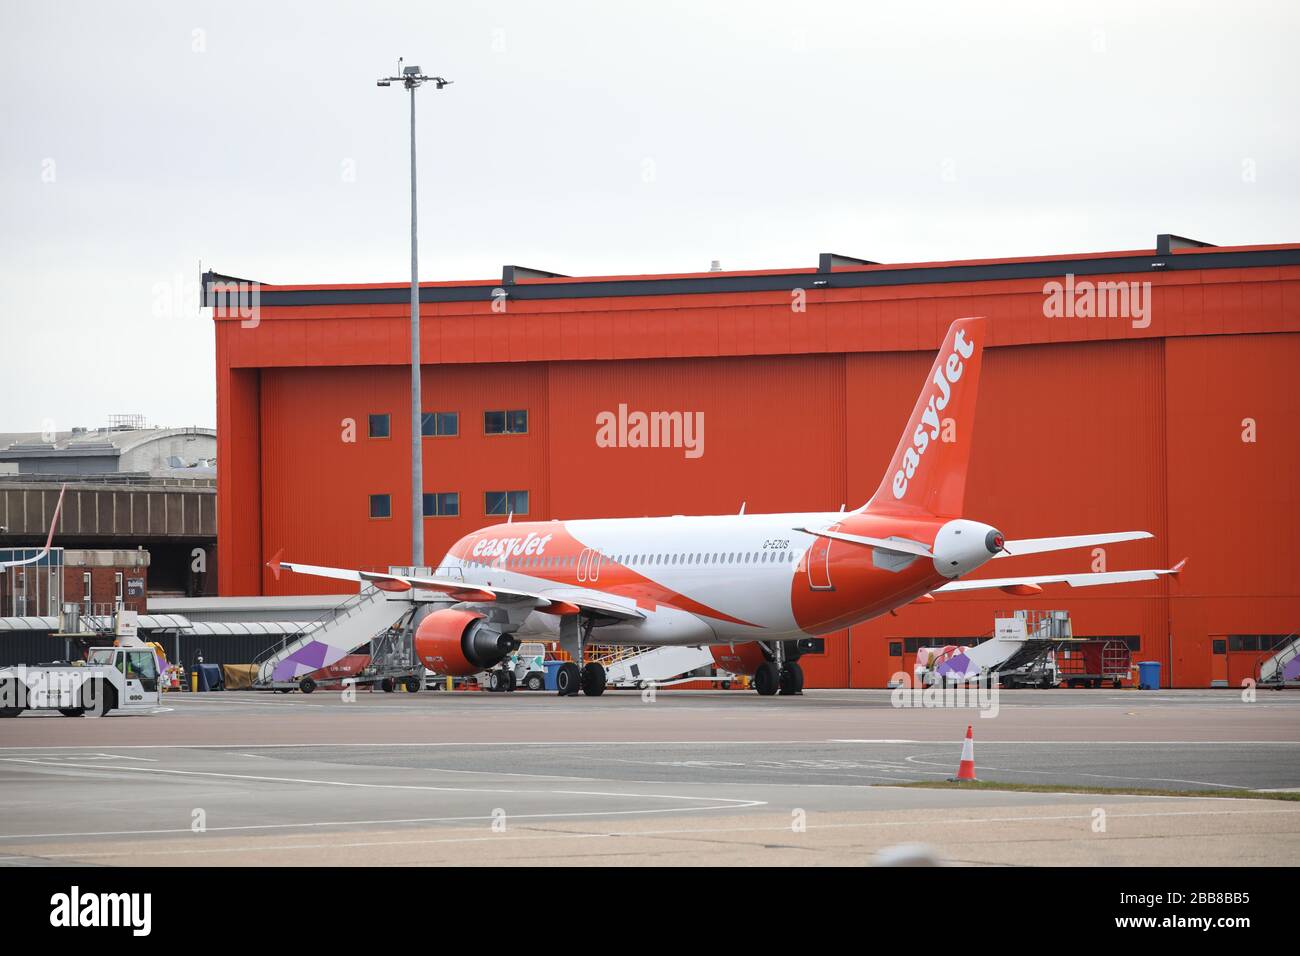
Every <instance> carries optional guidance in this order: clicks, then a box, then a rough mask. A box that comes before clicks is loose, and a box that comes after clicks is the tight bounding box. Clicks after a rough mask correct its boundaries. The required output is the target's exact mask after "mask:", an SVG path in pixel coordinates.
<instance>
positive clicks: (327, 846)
mask: <svg viewBox="0 0 1300 956" xmlns="http://www.w3.org/2000/svg"><path fill="white" fill-rule="evenodd" d="M1189 799H1191V798H1189ZM620 812H621V811H620ZM627 812H635V811H627ZM1295 813H1300V809H1290V808H1287V809H1280V810H1274V809H1268V810H1256V809H1250V810H1232V809H1228V810H1218V809H1213V810H1212V809H1208V808H1207V809H1205V810H1156V811H1151V812H1145V811H1144V812H1138V813H1120V812H1114V811H1112V812H1111V813H1110V814H1109V815H1108V819H1111V820H1116V819H1138V818H1144V817H1188V816H1191V817H1203V816H1220V815H1227V814H1236V815H1241V814H1295ZM586 815H590V814H586ZM595 815H600V814H595ZM511 816H512V818H513V819H518V818H520V817H522V816H524V815H523V814H512V815H511ZM460 819H476V820H486V819H490V817H473V818H460ZM1091 819H1092V811H1091V810H1089V811H1088V812H1087V813H1082V814H1078V813H1070V814H1060V815H1049V816H1016V817H981V818H969V819H966V818H963V819H961V820H957V821H950V822H962V823H977V824H979V823H1035V822H1040V821H1041V822H1049V823H1051V822H1061V821H1065V820H1091ZM932 822H933V821H931V823H932ZM927 825H929V824H927V823H926V821H923V820H873V821H863V822H860V823H825V824H809V825H808V829H809V830H856V829H868V828H871V827H898V826H927ZM167 832H183V833H189V832H190V831H189V830H183V831H167ZM762 832H769V833H771V832H783V833H789V832H791V831H790V825H789V824H788V823H786V824H783V825H781V826H772V827H699V828H696V827H686V828H677V829H671V830H610V831H605V832H597V833H572V832H569V831H562V832H554V833H541V834H539V833H536V832H535V831H534V832H529V833H527V834H515V833H512V832H510V831H509V830H507V831H506V832H504V833H497V834H493V835H491V836H472V837H447V838H442V839H428V840H409V839H407V840H364V841H353V842H350V843H342V842H338V841H330V842H329V843H285V844H279V845H254V846H242V847H209V848H204V849H193V848H190V847H185V848H176V849H167V850H141V849H140V848H139V847H136V846H133V847H131V848H130V849H126V850H117V851H111V850H110V851H98V852H84V853H40V854H39V855H40V856H41V857H42V858H49V859H60V858H70V859H81V858H90V857H116V856H123V855H128V856H130V857H132V858H134V857H137V856H176V855H190V854H194V855H202V854H214V853H264V852H268V851H279V850H348V849H364V848H366V847H377V846H425V845H437V844H452V843H489V842H503V841H508V840H509V841H531V840H590V839H604V838H610V837H654V836H682V835H690V834H708V833H762ZM71 835H73V836H79V835H82V834H71ZM85 835H87V836H93V835H95V834H85ZM108 835H116V834H108ZM1120 838H1121V839H1122V838H1123V837H1120ZM21 859H25V858H21Z"/></svg>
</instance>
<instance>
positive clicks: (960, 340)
mask: <svg viewBox="0 0 1300 956" xmlns="http://www.w3.org/2000/svg"><path fill="white" fill-rule="evenodd" d="M952 348H953V350H952V354H950V355H949V356H948V358H947V361H945V362H944V363H943V364H942V365H941V366H940V367H938V368H936V369H935V370H934V387H935V391H934V393H933V394H931V395H930V401H929V402H927V403H926V406H925V410H924V411H922V412H921V423H920V424H919V425H917V426H916V431H914V432H913V433H912V447H911V448H909V449H907V451H905V452H903V461H902V466H901V467H900V468H899V469H898V471H896V472H894V483H893V491H894V497H895V498H897V499H899V500H901V499H902V497H903V496H904V495H905V494H907V485H908V482H910V481H911V480H912V476H913V475H915V474H916V469H917V468H919V467H921V456H922V455H924V454H925V450H926V449H927V448H929V447H930V442H932V441H935V440H936V439H937V438H938V437H939V431H940V429H941V428H942V427H943V423H942V422H941V421H940V419H939V413H940V412H942V411H943V410H944V409H945V408H947V407H948V402H949V401H951V399H952V387H953V385H955V384H956V383H957V380H958V379H960V378H961V373H962V372H963V371H964V370H965V368H966V366H965V365H964V364H963V362H962V360H963V359H968V358H970V357H971V355H972V354H973V353H974V351H975V343H974V342H971V341H969V340H968V339H967V338H966V330H965V329H958V330H957V334H956V335H954V336H953V341H952Z"/></svg>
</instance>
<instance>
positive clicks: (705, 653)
mask: <svg viewBox="0 0 1300 956" xmlns="http://www.w3.org/2000/svg"><path fill="white" fill-rule="evenodd" d="M610 650H611V651H615V649H614V648H610ZM599 663H601V664H604V667H605V679H606V681H608V683H609V684H611V685H613V686H615V687H619V686H622V687H628V686H638V687H639V686H642V685H649V684H656V685H659V686H663V685H664V684H667V683H669V682H671V681H674V680H676V679H677V678H682V679H683V680H709V679H711V678H698V677H694V676H686V677H683V675H689V674H690V672H691V671H695V670H698V669H700V668H701V667H707V666H709V665H711V664H712V663H713V654H712V652H711V651H710V650H709V649H708V648H707V647H677V646H664V647H650V648H646V647H632V648H619V649H617V652H616V653H613V654H611V655H610V658H609V659H607V660H600V661H599Z"/></svg>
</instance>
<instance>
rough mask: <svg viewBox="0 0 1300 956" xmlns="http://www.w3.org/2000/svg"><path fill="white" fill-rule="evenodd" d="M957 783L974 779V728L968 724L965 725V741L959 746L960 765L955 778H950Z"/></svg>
mask: <svg viewBox="0 0 1300 956" xmlns="http://www.w3.org/2000/svg"><path fill="white" fill-rule="evenodd" d="M952 779H953V780H956V781H958V782H961V781H962V780H974V779H976V778H975V728H974V727H972V726H971V725H970V724H967V725H966V739H965V740H964V741H962V745H961V763H959V764H958V765H957V776H955V777H953V778H952Z"/></svg>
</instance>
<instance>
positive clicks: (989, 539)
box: [984, 528, 1007, 554]
mask: <svg viewBox="0 0 1300 956" xmlns="http://www.w3.org/2000/svg"><path fill="white" fill-rule="evenodd" d="M1006 545H1007V539H1006V538H1004V537H1002V532H1001V531H998V530H997V529H996V528H989V533H988V534H986V535H985V536H984V548H985V550H987V551H988V553H989V554H997V553H998V552H999V551H1002V550H1004V549H1005V548H1006Z"/></svg>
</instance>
